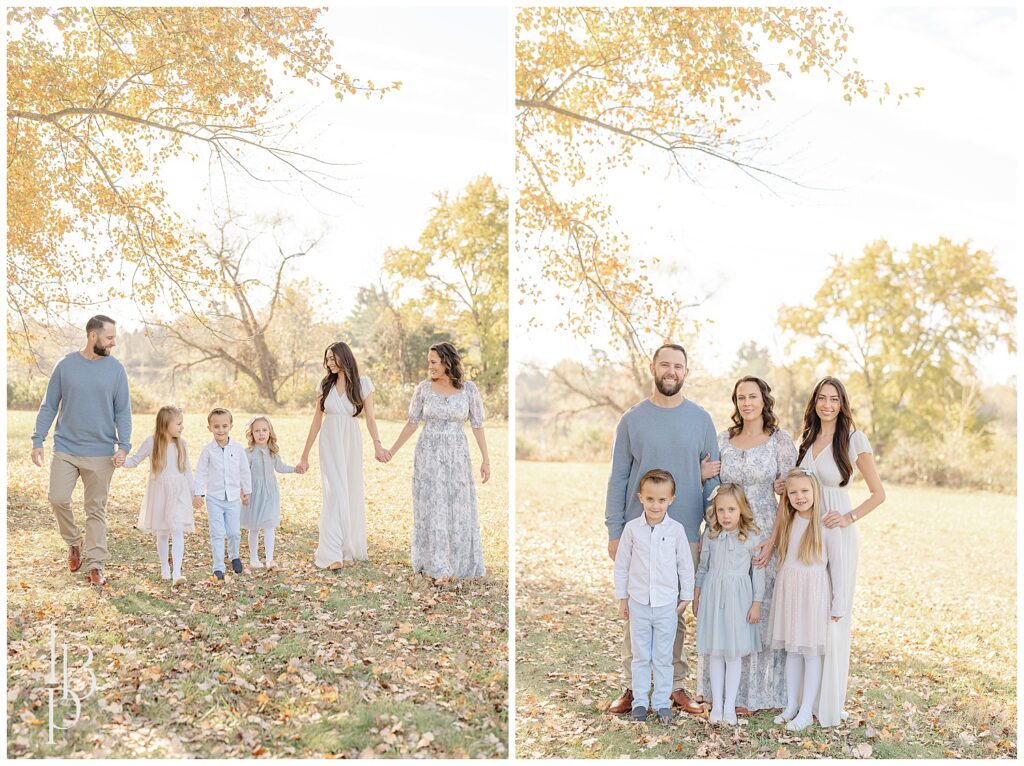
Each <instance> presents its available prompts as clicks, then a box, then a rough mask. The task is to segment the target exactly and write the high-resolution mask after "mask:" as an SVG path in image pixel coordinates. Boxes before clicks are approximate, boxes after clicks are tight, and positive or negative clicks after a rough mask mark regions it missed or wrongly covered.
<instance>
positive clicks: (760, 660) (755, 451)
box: [697, 429, 796, 710]
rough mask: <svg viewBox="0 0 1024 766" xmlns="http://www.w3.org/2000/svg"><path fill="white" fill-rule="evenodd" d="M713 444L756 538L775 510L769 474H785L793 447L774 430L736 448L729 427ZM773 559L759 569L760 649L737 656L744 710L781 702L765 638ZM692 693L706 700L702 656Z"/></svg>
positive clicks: (780, 674)
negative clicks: (746, 505)
mask: <svg viewBox="0 0 1024 766" xmlns="http://www.w3.org/2000/svg"><path fill="white" fill-rule="evenodd" d="M718 449H719V451H720V452H721V455H722V470H721V473H720V474H719V478H721V480H722V483H723V484H725V483H727V482H732V483H735V484H739V485H740V486H741V487H743V491H744V493H746V495H747V500H749V501H750V508H751V510H752V511H753V512H754V523H755V524H756V525H757V528H758V529H759V530H760V531H759V533H758V535H757V543H758V544H759V543H761V542H762V541H764V540H765V539H767V538H768V536H769V535H771V533H772V527H774V526H775V513H776V511H777V510H778V503H779V501H778V496H777V495H776V494H775V488H774V484H775V477H776V476H785V475H786V474H787V473H789V471H790V470H792V469H793V467H794V466H795V465H796V446H794V444H793V438H792V437H791V436H790V435H789V434H788V433H786V432H785V431H783V430H781V429H780V430H778V431H776V432H775V433H773V434H772V435H771V437H770V438H769V439H768V441H766V442H765V443H764V444H759V445H758V446H756V447H751V448H750V449H746V450H744V449H740V448H739V447H734V446H732V444H730V443H729V432H728V431H722V432H721V433H720V434H718ZM777 568H778V558H777V556H776V555H775V554H774V553H773V554H772V557H771V559H770V560H769V562H768V566H767V567H765V568H764V570H763V571H764V576H765V583H764V601H763V602H762V603H761V621H760V622H759V623H758V626H757V627H758V632H759V634H760V639H761V650H760V651H758V652H754V653H752V654H750V655H748V656H746V657H744V658H743V669H742V671H741V675H740V688H739V691H738V692H737V693H736V705H737V706H742V707H745V708H747V709H748V710H770V709H773V708H779V707H784V706H785V704H786V652H785V651H782V650H776V649H772V648H771V641H770V640H769V637H768V615H769V614H770V613H771V610H772V593H773V592H774V591H775V576H776V573H777ZM697 693H698V694H701V695H703V697H704V699H706V700H709V699H711V668H710V664H709V663H708V661H707V657H706V656H704V655H700V656H698V658H697Z"/></svg>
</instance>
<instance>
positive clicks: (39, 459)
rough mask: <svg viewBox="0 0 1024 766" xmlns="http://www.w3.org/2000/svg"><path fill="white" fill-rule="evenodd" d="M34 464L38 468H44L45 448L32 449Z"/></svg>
mask: <svg viewBox="0 0 1024 766" xmlns="http://www.w3.org/2000/svg"><path fill="white" fill-rule="evenodd" d="M32 463H33V464H35V465H36V466H38V467H40V468H42V467H43V448H42V447H33V448H32Z"/></svg>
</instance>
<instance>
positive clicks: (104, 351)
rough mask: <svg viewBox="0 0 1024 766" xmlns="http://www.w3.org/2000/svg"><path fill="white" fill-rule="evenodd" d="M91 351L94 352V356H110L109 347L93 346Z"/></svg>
mask: <svg viewBox="0 0 1024 766" xmlns="http://www.w3.org/2000/svg"><path fill="white" fill-rule="evenodd" d="M92 352H93V353H94V354H96V356H110V349H109V348H103V347H102V346H93V347H92Z"/></svg>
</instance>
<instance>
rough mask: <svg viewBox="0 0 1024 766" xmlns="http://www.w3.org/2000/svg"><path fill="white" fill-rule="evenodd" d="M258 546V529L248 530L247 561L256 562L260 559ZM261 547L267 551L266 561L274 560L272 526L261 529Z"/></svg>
mask: <svg viewBox="0 0 1024 766" xmlns="http://www.w3.org/2000/svg"><path fill="white" fill-rule="evenodd" d="M259 546H260V530H259V528H258V527H257V528H256V529H250V530H249V561H250V562H251V563H256V562H258V561H259V560H260V555H259ZM263 548H264V549H265V550H266V552H267V561H268V562H269V561H273V560H274V528H273V527H270V528H268V529H264V530H263Z"/></svg>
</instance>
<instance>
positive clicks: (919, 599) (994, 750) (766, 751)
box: [515, 462, 1017, 758]
mask: <svg viewBox="0 0 1024 766" xmlns="http://www.w3.org/2000/svg"><path fill="white" fill-rule="evenodd" d="M607 471H608V467H607V465H606V464H590V463H588V464H582V463H530V462H519V463H518V464H517V506H518V508H517V515H516V562H517V563H516V567H517V569H516V658H515V663H516V732H515V737H516V753H517V755H518V756H519V757H523V758H540V757H562V758H619V757H633V758H637V757H645V758H660V757H684V758H692V757H701V758H703V757H722V758H766V757H801V758H802V757H807V758H844V757H845V758H849V757H879V758H945V757H968V758H1015V757H1016V755H1017V733H1016V730H1017V696H1016V688H1017V674H1016V658H1017V640H1016V625H1017V611H1016V605H1017V591H1016V569H1017V567H1016V563H1017V560H1016V549H1017V545H1016V539H1017V534H1016V532H1017V528H1016V515H1015V508H1016V498H1014V497H1011V496H1007V495H997V494H989V493H977V492H975V493H972V492H958V491H952V490H939V489H928V488H910V487H899V486H888V487H887V488H886V493H887V500H886V502H885V504H884V505H883V506H881V507H880V508H879V509H878V510H876V511H875V512H874V513H873V514H872V515H871V516H870V517H868V518H867V519H865V520H864V522H863V524H862V526H861V527H860V529H859V532H860V544H861V548H860V562H859V567H858V576H857V592H856V597H855V604H854V621H853V652H852V656H851V660H850V664H851V671H850V692H849V697H848V704H847V709H848V710H849V712H850V713H851V717H850V720H849V721H848V722H847V723H846V724H844V725H843V726H842V727H839V728H836V729H821V728H818V727H817V725H815V726H814V727H812V728H809V729H806V730H804V731H803V732H800V733H799V734H796V735H794V734H791V733H789V732H786V731H785V729H784V728H783V727H779V726H775V725H774V724H773V723H772V717H773V715H774V714H771V713H767V712H761V713H759V714H757V715H755V716H753V717H752V718H750V719H749V720H748V721H747V722H746V723H745V724H743V725H741V726H739V727H735V728H730V727H725V728H715V727H712V726H711V725H710V724H708V723H707V721H706V719H703V718H698V717H691V716H687V715H685V714H683V713H677V717H676V720H675V722H674V723H673V725H672V726H660V725H658V724H656V723H647V724H634V723H632V722H629V721H628V720H627V719H626V717H618V716H612V715H610V714H608V713H606V712H605V707H606V706H607V704H608V703H609V702H610V701H611V700H612V699H614V698H615V697H617V696H618V694H619V693H620V692H621V689H622V688H623V683H622V678H621V670H620V667H621V661H620V659H619V651H620V646H621V639H622V623H621V621H620V620H618V618H617V617H616V614H615V602H614V593H613V589H612V572H611V570H612V566H611V561H610V559H609V558H608V554H607V535H606V532H605V527H604V491H605V484H606V481H607ZM864 493H865V489H864V486H863V484H861V485H859V486H854V488H853V495H854V500H855V502H858V501H859V500H858V498H859V497H863V495H864ZM689 619H690V622H691V628H692V621H693V617H692V615H690V618H689ZM692 636H693V633H692V632H689V633H688V636H687V640H688V642H689V645H690V660H691V674H692V669H693V668H695V666H696V662H695V659H696V655H695V653H694V651H693V638H692ZM690 691H691V692H694V691H695V683H691V684H690Z"/></svg>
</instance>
